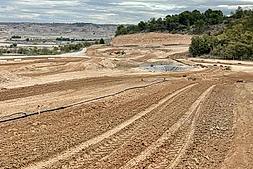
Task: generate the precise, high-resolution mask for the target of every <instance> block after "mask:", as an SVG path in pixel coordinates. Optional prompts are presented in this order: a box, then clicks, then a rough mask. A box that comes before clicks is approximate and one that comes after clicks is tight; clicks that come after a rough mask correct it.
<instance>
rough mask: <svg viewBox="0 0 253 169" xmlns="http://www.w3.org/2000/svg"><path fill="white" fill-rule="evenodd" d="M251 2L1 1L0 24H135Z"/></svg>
mask: <svg viewBox="0 0 253 169" xmlns="http://www.w3.org/2000/svg"><path fill="white" fill-rule="evenodd" d="M238 6H241V7H243V8H244V9H253V0H187V1H182V0H135V1H133V0H0V22H49V23H52V22H58V23H75V22H85V23H98V24H137V23H138V22H139V21H147V20H149V19H150V18H152V17H155V18H159V17H162V18H164V17H165V16H167V15H172V14H179V13H181V12H183V11H186V10H189V11H192V10H194V9H197V10H200V11H201V12H204V11H205V10H207V9H209V8H211V9H218V10H222V11H223V12H224V14H230V12H231V11H235V10H236V9H237V7H238Z"/></svg>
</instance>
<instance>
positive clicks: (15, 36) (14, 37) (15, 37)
mask: <svg viewBox="0 0 253 169" xmlns="http://www.w3.org/2000/svg"><path fill="white" fill-rule="evenodd" d="M11 38H13V39H20V38H21V36H18V35H13V36H12V37H11Z"/></svg>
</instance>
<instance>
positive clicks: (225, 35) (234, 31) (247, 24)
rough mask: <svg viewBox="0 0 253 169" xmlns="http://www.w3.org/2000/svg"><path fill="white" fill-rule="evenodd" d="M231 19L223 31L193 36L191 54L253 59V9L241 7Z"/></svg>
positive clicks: (194, 55)
mask: <svg viewBox="0 0 253 169" xmlns="http://www.w3.org/2000/svg"><path fill="white" fill-rule="evenodd" d="M230 19H231V20H230V22H229V24H228V27H227V28H226V29H224V30H222V31H219V32H216V33H213V34H211V35H203V36H195V37H193V38H192V43H191V45H190V48H189V52H190V55H191V56H193V57H196V56H201V55H207V56H209V57H215V58H220V59H237V60H253V11H252V10H243V9H242V8H240V7H239V8H238V9H237V10H236V11H235V13H232V15H231V17H230Z"/></svg>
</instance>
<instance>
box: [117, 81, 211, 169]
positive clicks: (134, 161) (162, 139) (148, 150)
mask: <svg viewBox="0 0 253 169" xmlns="http://www.w3.org/2000/svg"><path fill="white" fill-rule="evenodd" d="M214 87H215V86H214V85H213V86H211V87H209V88H208V89H207V90H206V91H205V92H204V93H203V94H202V95H201V96H200V97H199V98H198V99H197V100H196V101H195V102H194V103H193V104H192V106H191V107H190V108H189V110H188V112H187V113H185V114H184V115H183V116H182V117H181V118H180V119H179V120H178V121H177V122H176V123H175V124H174V125H173V126H172V127H170V128H169V129H168V130H167V131H166V132H165V133H164V134H163V135H162V136H161V137H160V138H159V139H158V140H157V141H156V142H154V143H152V144H151V145H150V146H149V147H148V148H146V149H145V150H144V151H143V152H141V154H140V155H139V156H137V157H135V158H133V159H131V160H130V161H128V162H127V163H126V164H125V165H124V166H122V167H121V169H132V168H134V167H135V166H136V165H138V163H139V162H141V161H144V160H145V159H147V157H148V156H150V155H151V154H153V153H155V152H156V151H157V149H158V148H159V147H161V146H162V145H163V144H164V143H165V142H166V141H167V140H168V139H169V138H170V137H171V136H172V135H173V134H174V133H175V132H176V131H177V130H178V129H179V128H180V127H181V126H182V125H183V124H184V123H186V122H187V120H189V118H190V117H191V116H192V115H193V113H194V111H195V110H196V109H197V107H198V106H200V104H202V102H203V100H204V99H205V97H206V96H207V95H208V94H209V93H210V92H211V90H212V89H213V88H214ZM182 153H183V152H182ZM182 153H181V154H182Z"/></svg>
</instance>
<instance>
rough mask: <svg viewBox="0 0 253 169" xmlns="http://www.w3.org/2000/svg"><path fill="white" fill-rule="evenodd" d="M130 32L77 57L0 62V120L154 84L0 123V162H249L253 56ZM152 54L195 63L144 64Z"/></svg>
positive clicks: (226, 166) (224, 166)
mask: <svg viewBox="0 0 253 169" xmlns="http://www.w3.org/2000/svg"><path fill="white" fill-rule="evenodd" d="M131 36H132V37H133V36H134V35H131ZM136 36H137V37H138V38H139V39H137V41H139V43H137V41H131V40H129V36H125V37H119V39H120V40H119V39H117V38H116V39H114V40H113V41H112V44H113V46H102V45H96V46H92V47H90V48H88V49H87V51H86V52H85V53H83V54H81V53H80V54H81V55H82V57H78V56H76V57H71V58H68V57H67V56H65V57H55V58H48V57H43V58H24V59H22V60H13V59H7V61H2V62H0V110H1V111H0V120H1V119H5V118H8V116H9V115H11V114H13V113H17V112H25V113H29V112H36V111H38V110H39V109H40V110H43V109H50V108H55V107H59V106H64V105H68V104H71V103H76V102H80V101H83V100H87V99H91V98H95V97H99V96H104V95H108V94H111V93H115V92H118V91H120V90H123V89H125V88H129V87H136V86H143V85H148V84H150V85H149V86H146V87H142V88H134V89H131V90H127V91H125V92H122V93H119V94H117V95H114V96H110V97H106V98H101V99H99V100H94V101H91V102H88V103H84V104H79V105H76V106H72V107H68V108H65V109H59V110H55V111H50V112H47V113H42V114H40V115H38V114H37V115H34V116H29V117H26V118H22V119H18V120H15V121H8V122H4V123H0V136H1V137H0V169H7V168H13V169H20V168H24V169H42V168H43V169H44V168H53V169H54V168H55V169H56V168H57V169H59V168H62V169H67V168H69V169H73V168H80V169H83V168H97V169H99V168H108V169H109V168H110V169H112V168H115V169H116V168H122V169H123V168H127V169H132V168H136V169H137V168H142V169H143V168H150V169H151V168H152V169H153V168H169V169H172V168H180V169H181V168H185V169H191V168H192V169H193V168H201V169H202V168H210V169H219V168H220V169H230V168H243V169H244V168H245V169H251V168H252V166H253V160H252V159H253V142H252V140H253V135H252V122H253V115H252V110H253V80H252V79H253V71H251V69H250V68H251V64H252V63H251V62H241V63H240V65H239V66H240V67H239V68H238V67H237V68H236V69H233V68H232V67H233V66H238V63H237V62H234V63H233V62H225V61H217V60H202V59H198V60H196V59H188V58H185V56H186V55H187V50H188V46H187V44H189V42H188V43H186V41H188V40H189V36H181V35H180V36H179V35H171V34H168V35H166V34H143V35H136ZM132 37H131V38H132ZM131 38H130V39H131ZM168 38H169V39H168ZM140 39H143V41H142V40H140ZM150 39H152V42H149V40H150ZM166 39H168V40H166ZM171 39H174V40H171ZM187 39H188V40H187ZM146 42H147V43H146ZM184 42H185V43H184ZM177 43H178V44H177ZM176 44H177V45H176ZM131 45H132V46H131ZM122 51H124V52H123V53H122ZM84 56H87V57H84ZM154 62H159V63H160V62H161V63H164V62H166V63H169V64H170V65H174V66H180V65H184V64H186V65H191V69H189V70H184V71H175V72H150V71H147V70H144V69H142V68H141V67H140V65H141V64H144V63H154ZM221 62H224V63H221ZM252 65H253V64H252ZM248 67H249V68H248ZM245 68H247V71H245ZM157 81H161V83H159V84H152V83H153V82H157ZM151 84H152V85H151ZM38 105H39V106H40V108H38Z"/></svg>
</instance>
